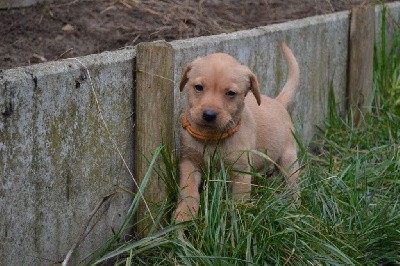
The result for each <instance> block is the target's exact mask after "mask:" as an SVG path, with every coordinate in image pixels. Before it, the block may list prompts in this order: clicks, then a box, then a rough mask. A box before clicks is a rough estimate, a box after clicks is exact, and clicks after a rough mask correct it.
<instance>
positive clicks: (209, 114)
mask: <svg viewBox="0 0 400 266" xmlns="http://www.w3.org/2000/svg"><path fill="white" fill-rule="evenodd" d="M203 119H204V120H205V121H207V122H209V123H210V122H214V121H215V120H216V119H217V112H215V111H214V110H212V109H205V110H204V111H203Z"/></svg>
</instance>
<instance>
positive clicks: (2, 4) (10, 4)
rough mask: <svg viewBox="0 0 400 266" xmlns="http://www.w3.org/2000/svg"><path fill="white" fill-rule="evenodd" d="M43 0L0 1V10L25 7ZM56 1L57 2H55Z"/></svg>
mask: <svg viewBox="0 0 400 266" xmlns="http://www.w3.org/2000/svg"><path fill="white" fill-rule="evenodd" d="M44 1H45V0H0V9H2V8H4V9H5V8H14V7H27V6H31V5H34V4H37V3H40V2H44ZM55 1H57V0H55Z"/></svg>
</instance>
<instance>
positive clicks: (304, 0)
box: [0, 0, 393, 70]
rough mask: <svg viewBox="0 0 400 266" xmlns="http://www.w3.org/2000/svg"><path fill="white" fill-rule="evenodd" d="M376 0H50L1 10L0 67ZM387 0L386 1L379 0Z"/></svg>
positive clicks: (227, 29)
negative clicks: (24, 6)
mask: <svg viewBox="0 0 400 266" xmlns="http://www.w3.org/2000/svg"><path fill="white" fill-rule="evenodd" d="M373 2H378V1H376V0H285V1H282V0H245V1H238V0H183V1H182V0H181V1H179V0H57V1H53V2H52V1H49V2H44V3H42V4H37V5H35V6H32V7H28V8H20V9H9V10H0V36H1V37H0V70H1V69H8V68H13V67H18V66H26V65H31V64H36V63H41V62H45V61H52V60H58V59H61V58H69V57H77V56H83V55H88V54H94V53H100V52H103V51H110V50H116V49H119V48H122V47H126V46H133V45H136V44H137V43H139V42H147V41H154V40H160V39H164V40H167V41H171V40H177V39H186V38H192V37H197V36H204V35H213V34H219V33H224V32H232V31H237V30H244V29H249V28H254V27H257V26H264V25H267V24H273V23H279V22H284V21H287V20H293V19H299V18H303V17H308V16H314V15H320V14H326V13H332V12H337V11H341V10H346V9H350V8H351V7H352V6H355V5H365V4H368V3H373ZM385 2H386V3H387V2H393V1H388V0H386V1H385Z"/></svg>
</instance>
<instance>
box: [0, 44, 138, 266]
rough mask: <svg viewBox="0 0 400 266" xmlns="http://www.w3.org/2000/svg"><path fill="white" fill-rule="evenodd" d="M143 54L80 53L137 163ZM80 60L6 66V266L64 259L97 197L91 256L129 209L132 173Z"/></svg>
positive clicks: (0, 219)
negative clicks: (138, 72)
mask: <svg viewBox="0 0 400 266" xmlns="http://www.w3.org/2000/svg"><path fill="white" fill-rule="evenodd" d="M134 57H135V51H134V50H132V49H130V50H121V51H117V52H106V53H102V54H99V55H92V56H87V57H82V58H78V59H77V60H79V61H80V62H81V63H82V64H83V65H84V66H86V67H87V68H88V70H89V72H90V76H91V78H92V80H93V85H94V86H93V87H94V91H95V93H96V95H97V98H98V101H99V103H100V105H101V108H102V112H103V115H104V120H105V122H106V123H107V125H108V127H109V129H110V131H111V137H112V138H113V139H114V140H115V142H116V144H117V146H118V148H119V149H120V150H121V152H122V155H123V157H124V159H125V160H126V161H127V164H128V165H129V168H130V170H131V171H132V168H133V118H132V112H133V90H134V88H133V84H134V77H133V73H134V69H133V68H134V67H133V65H134V64H133V58H134ZM77 60H76V59H68V60H63V61H59V62H52V63H46V64H39V65H35V66H32V67H25V68H16V69H11V70H6V71H4V72H0V213H1V215H0V254H1V256H0V265H48V264H51V263H52V262H55V261H59V260H60V259H63V258H64V256H65V255H66V253H67V251H68V250H69V249H70V248H71V247H72V245H73V243H74V242H75V241H76V239H77V238H78V236H79V234H80V233H81V231H82V230H83V225H84V223H85V222H86V221H87V220H88V218H89V214H90V213H91V211H92V210H93V209H94V208H95V207H96V205H97V204H98V202H99V201H100V200H101V199H102V198H103V197H104V196H107V195H109V194H110V193H112V192H114V191H119V192H121V193H118V194H117V195H116V196H115V197H114V198H113V199H112V200H111V201H110V202H109V203H108V204H106V205H104V206H103V208H101V209H100V213H101V215H99V217H100V219H98V220H96V219H95V223H96V224H95V226H94V228H93V230H92V231H91V233H90V234H89V235H88V237H87V238H86V240H85V241H84V242H83V243H82V245H81V246H80V247H79V249H78V254H77V259H76V260H75V262H78V261H79V260H80V259H82V258H85V257H86V256H87V255H89V254H90V253H91V252H93V251H94V250H95V249H96V248H97V247H98V245H99V244H104V243H105V241H106V240H107V239H108V238H109V237H110V236H111V235H112V230H111V229H112V228H116V229H118V226H119V224H120V222H121V219H122V218H123V216H124V214H125V213H126V211H127V209H128V208H129V205H130V202H131V197H130V196H129V194H128V193H126V192H122V190H121V189H118V186H119V187H124V188H126V189H128V190H132V189H133V185H132V177H131V176H130V175H129V173H128V171H127V169H126V168H125V167H124V164H123V162H122V160H121V158H120V157H119V155H118V153H117V151H116V150H115V148H114V147H113V144H112V142H111V139H110V137H109V135H108V134H107V132H106V130H105V128H104V126H103V124H102V120H101V118H100V116H99V112H98V109H97V106H96V98H95V95H94V93H93V91H92V88H91V86H90V80H89V76H88V75H87V73H86V70H85V67H84V66H83V65H82V64H81V63H80V62H78V61H77Z"/></svg>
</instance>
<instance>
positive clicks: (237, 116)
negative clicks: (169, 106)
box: [174, 43, 299, 221]
mask: <svg viewBox="0 0 400 266" xmlns="http://www.w3.org/2000/svg"><path fill="white" fill-rule="evenodd" d="M281 47H282V50H283V54H284V56H285V58H286V61H287V63H288V80H287V82H286V84H285V86H284V88H283V89H282V91H281V93H280V94H279V95H278V96H277V97H276V98H275V99H271V98H269V97H267V96H264V95H261V94H260V88H259V84H258V81H257V78H256V76H255V75H254V74H253V73H252V72H251V71H250V69H249V68H247V67H246V66H244V65H241V64H239V63H238V62H237V61H236V60H235V59H234V58H232V57H231V56H229V55H227V54H223V53H217V54H211V55H208V56H205V57H202V58H198V59H196V60H194V61H193V62H192V63H191V64H189V65H188V66H187V67H186V69H185V70H184V73H183V76H182V79H181V82H180V90H181V91H185V92H186V96H187V108H186V110H185V111H184V114H183V119H182V130H181V149H182V150H181V160H180V165H179V167H180V188H181V191H182V194H181V195H180V196H179V203H178V207H177V209H176V211H175V214H174V217H175V219H176V221H187V220H190V219H191V217H192V215H193V216H197V213H198V209H199V201H200V195H199V186H200V183H201V178H202V177H201V164H202V163H203V161H204V158H205V157H206V156H210V155H211V154H212V153H213V152H214V151H215V149H216V148H217V149H218V151H219V152H220V154H221V155H222V156H223V158H224V160H225V161H226V163H227V164H232V163H235V167H236V168H238V169H240V170H243V171H249V170H250V165H249V160H248V157H247V155H243V152H242V151H246V150H258V151H261V152H265V151H267V154H268V156H269V157H270V158H271V159H272V160H273V161H274V162H277V163H278V164H279V165H280V166H281V167H282V168H284V169H285V170H287V176H286V181H287V184H288V185H289V187H291V188H293V189H295V197H296V198H297V197H298V194H297V179H298V173H297V170H298V164H297V146H296V142H295V139H294V137H293V135H292V130H293V125H292V122H291V119H290V116H289V114H288V112H287V110H286V108H287V107H288V105H289V104H290V102H291V101H292V98H293V96H294V93H295V90H296V87H297V85H298V82H299V67H298V64H297V61H296V58H295V57H294V56H293V54H292V52H291V50H290V49H289V48H288V47H287V46H286V44H284V43H282V44H281ZM253 157H254V158H253V161H252V163H253V165H252V166H253V167H255V168H256V169H258V170H260V171H261V170H262V169H264V166H265V161H264V160H263V159H262V158H260V157H258V156H253ZM232 178H233V185H232V193H233V198H235V199H248V198H250V191H251V176H249V175H246V174H235V175H234V176H233V177H232Z"/></svg>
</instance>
